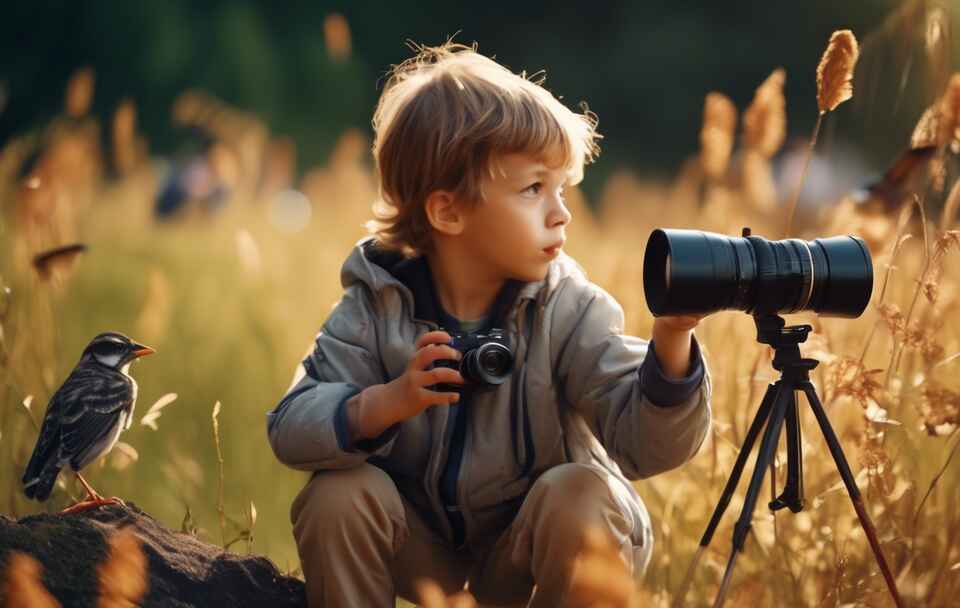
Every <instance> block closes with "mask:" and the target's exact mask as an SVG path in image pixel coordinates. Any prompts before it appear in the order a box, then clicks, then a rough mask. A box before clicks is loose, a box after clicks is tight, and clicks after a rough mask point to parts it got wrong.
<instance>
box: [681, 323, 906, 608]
mask: <svg viewBox="0 0 960 608" xmlns="http://www.w3.org/2000/svg"><path fill="white" fill-rule="evenodd" d="M754 321H755V322H756V325H757V341H759V342H761V343H762V344H769V345H770V346H771V347H773V350H774V357H773V367H774V369H777V370H778V371H780V379H779V380H777V381H776V382H774V383H773V384H771V385H770V386H768V387H767V392H766V394H764V396H763V401H762V402H761V404H760V410H759V411H758V412H757V415H756V417H755V418H754V419H753V422H752V423H751V424H750V429H749V430H748V431H747V436H746V438H745V439H744V440H743V447H742V448H741V450H740V454H739V455H738V456H737V462H736V464H735V465H734V466H733V472H731V473H730V479H728V480H727V485H726V487H724V489H723V495H722V496H721V497H720V501H719V502H718V503H717V507H716V509H715V510H714V512H713V517H711V518H710V523H709V524H708V525H707V529H706V531H705V532H704V533H703V538H702V539H701V540H700V547H699V549H698V550H697V553H696V556H695V557H694V561H693V563H692V564H691V565H690V570H689V571H688V572H687V577H686V581H685V582H684V585H683V587H682V589H681V592H680V595H679V596H678V601H679V602H682V601H683V599H684V595H686V589H687V586H688V584H689V581H690V579H691V577H692V575H693V572H694V570H695V569H696V566H697V562H698V561H699V560H700V557H701V556H702V555H703V551H704V550H705V549H706V548H707V546H708V545H709V544H710V539H711V538H713V533H714V531H716V529H717V525H718V524H719V523H720V518H721V517H722V516H723V513H724V511H726V509H727V506H728V505H729V504H730V498H731V496H733V492H734V490H735V489H736V487H737V483H738V482H739V481H740V475H741V474H742V473H743V467H744V465H745V464H746V462H747V458H748V457H749V456H750V452H751V451H752V450H753V444H754V443H755V442H756V440H757V436H758V435H760V431H761V430H762V429H763V427H764V425H766V430H764V433H763V440H762V441H761V442H760V451H759V452H758V454H757V462H756V465H755V467H754V469H753V476H752V477H751V478H750V486H749V487H748V488H747V494H746V497H745V498H744V501H743V509H742V510H741V511H740V518H739V519H738V520H737V523H736V525H735V526H734V528H733V551H732V552H731V554H730V560H729V561H728V562H727V569H726V571H725V572H724V573H723V582H722V583H721V585H720V591H719V592H718V593H717V598H716V600H715V601H714V604H713V605H714V608H718V607H719V606H722V605H723V602H724V600H725V598H726V593H727V587H728V585H729V584H730V578H731V576H732V574H733V566H734V563H735V562H736V560H737V554H739V553H740V552H741V551H743V545H744V543H745V542H746V539H747V533H749V532H750V525H751V524H750V522H751V520H752V518H753V511H754V508H755V507H756V505H757V498H758V497H759V495H760V486H761V485H763V477H764V474H765V473H766V469H767V467H768V466H769V465H770V462H771V461H772V459H773V455H774V453H775V452H776V449H777V444H778V443H779V442H780V431H781V428H782V426H783V424H784V422H786V427H787V480H786V483H785V485H784V488H783V493H782V494H780V496H779V497H777V498H776V499H775V500H773V501H771V502H770V504H769V506H770V509H771V510H772V511H776V510H779V509H783V508H784V507H787V508H789V509H790V510H791V511H793V512H794V513H797V512H799V511H801V510H802V509H803V471H802V455H801V448H800V418H799V415H798V414H799V413H798V411H797V397H796V391H803V393H804V394H805V395H806V397H807V402H808V403H809V404H810V407H811V408H812V409H813V413H814V415H815V416H816V418H817V423H818V424H819V425H820V430H821V431H822V432H823V436H824V439H826V441H827V447H829V448H830V454H831V455H832V456H833V460H834V462H835V463H836V465H837V469H838V470H839V472H840V477H841V478H843V483H844V485H845V486H846V487H847V493H848V494H849V495H850V500H852V501H853V508H854V509H855V510H856V512H857V517H858V518H859V519H860V525H861V526H862V527H863V530H864V532H865V533H866V535H867V538H868V539H869V541H870V547H871V548H872V549H873V553H874V555H875V556H876V558H877V563H878V564H879V565H880V570H881V571H882V572H883V577H884V579H885V580H886V582H887V587H888V588H889V589H890V594H891V595H892V596H893V600H894V602H895V603H896V605H897V606H898V607H899V606H902V605H903V604H902V602H901V600H900V594H899V592H898V591H897V585H896V582H895V581H894V580H893V575H892V574H891V573H890V568H889V567H888V566H887V562H886V561H885V560H884V558H883V552H882V551H881V550H880V543H879V542H878V541H877V532H876V529H875V528H874V526H873V522H872V521H871V520H870V516H869V514H867V510H866V508H865V507H864V505H863V499H862V498H861V496H860V490H859V488H857V484H856V481H854V477H853V474H852V473H851V472H850V467H849V465H848V464H847V460H846V458H845V457H844V455H843V450H842V449H841V448H840V442H839V441H838V440H837V436H836V434H835V433H834V432H833V427H831V426H830V421H829V420H828V419H827V415H826V413H825V412H824V410H823V405H822V404H821V403H820V398H819V397H817V392H816V389H815V388H814V386H813V383H812V382H810V370H812V369H813V368H815V367H816V366H817V365H818V364H819V361H817V360H816V359H804V358H802V357H801V356H800V347H799V344H800V343H801V342H805V341H806V339H807V334H808V333H810V331H811V330H812V329H813V327H811V326H810V325H791V326H787V327H785V326H784V325H785V322H784V320H783V318H781V317H780V316H777V315H755V316H754Z"/></svg>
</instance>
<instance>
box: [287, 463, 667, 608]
mask: <svg viewBox="0 0 960 608" xmlns="http://www.w3.org/2000/svg"><path fill="white" fill-rule="evenodd" d="M291 520H292V523H293V525H294V529H293V533H294V536H295V538H296V540H297V548H298V551H299V553H300V561H301V564H302V568H303V573H304V576H305V578H306V587H307V598H308V603H309V605H310V606H311V607H312V608H318V607H323V608H344V607H363V608H366V607H370V608H380V607H385V608H386V607H389V608H393V606H394V605H395V598H396V595H398V594H399V595H400V596H401V597H403V598H404V599H406V600H408V601H412V602H415V601H416V594H415V590H414V581H415V580H416V579H417V578H420V577H428V578H431V579H433V580H435V581H436V582H437V583H438V584H439V585H440V587H441V588H443V590H444V591H445V592H446V593H447V594H448V595H449V594H452V593H454V592H456V591H459V590H461V589H463V588H464V586H465V585H466V586H467V588H468V590H469V591H470V593H472V594H473V595H474V597H476V598H477V601H478V602H479V603H480V604H481V605H482V606H530V607H535V608H545V607H550V608H557V607H559V606H564V605H565V604H564V597H565V594H566V590H567V585H568V583H569V579H570V576H569V574H570V569H571V567H572V564H573V560H574V558H575V556H576V553H577V551H578V550H579V548H580V543H581V539H582V536H581V534H582V532H583V530H584V529H585V528H586V527H587V526H600V527H603V528H606V529H607V530H609V531H610V532H611V533H612V534H613V536H614V539H615V540H616V541H617V542H618V543H619V546H620V549H621V551H620V552H621V555H622V557H623V559H624V561H625V562H626V563H627V565H628V566H630V567H631V568H632V571H633V572H634V575H635V578H637V579H638V580H639V578H640V577H641V576H642V574H643V571H644V570H645V569H646V567H647V564H648V563H649V560H650V553H651V550H652V544H653V542H652V535H651V532H650V526H649V520H648V519H647V515H646V510H645V509H644V507H643V505H642V504H638V503H637V501H636V498H634V497H633V496H631V494H630V493H629V492H628V491H627V490H626V488H624V487H623V483H622V482H620V481H618V480H617V479H616V478H614V477H613V476H611V475H610V474H609V473H607V472H606V471H604V470H603V469H602V468H600V467H597V466H593V465H584V464H573V463H571V464H564V465H560V466H557V467H554V468H552V469H550V470H548V471H546V472H545V473H544V474H543V475H541V476H540V478H539V479H537V481H536V482H535V483H534V484H533V486H532V487H531V489H530V491H529V492H528V494H527V496H526V497H525V498H524V501H523V504H522V505H521V507H520V509H519V511H518V513H517V516H516V517H515V518H514V520H513V522H512V523H511V524H510V525H509V526H508V527H507V529H506V530H504V531H503V533H502V534H501V535H500V536H499V538H497V539H491V542H490V544H489V545H488V546H486V547H484V548H481V549H479V550H478V549H475V548H472V547H470V546H469V545H468V546H467V547H464V548H462V549H461V550H460V551H455V550H454V548H453V547H451V546H450V544H449V543H447V542H446V541H445V540H444V539H443V537H442V536H440V534H438V533H437V532H436V531H434V530H433V529H432V528H431V527H430V526H429V525H428V524H427V523H426V522H425V521H424V520H423V518H421V517H420V516H419V515H418V514H417V512H416V510H415V509H413V508H412V507H411V504H410V503H409V502H408V501H407V500H406V499H405V498H403V497H402V496H401V495H400V493H399V492H398V491H397V488H396V485H395V484H394V483H393V481H392V480H391V479H390V477H389V476H388V475H387V474H386V473H385V472H384V471H383V470H381V469H379V468H377V467H375V466H373V465H371V464H367V463H364V464H362V465H361V466H359V467H356V468H351V469H344V470H335V471H320V472H317V473H316V474H315V475H314V476H313V478H312V479H311V480H310V482H309V483H308V484H307V485H306V486H305V487H304V489H303V490H302V491H301V492H300V494H299V495H298V496H297V498H296V500H294V502H293V506H292V508H291ZM535 586H536V589H534V587H535ZM531 594H532V595H533V597H532V599H531Z"/></svg>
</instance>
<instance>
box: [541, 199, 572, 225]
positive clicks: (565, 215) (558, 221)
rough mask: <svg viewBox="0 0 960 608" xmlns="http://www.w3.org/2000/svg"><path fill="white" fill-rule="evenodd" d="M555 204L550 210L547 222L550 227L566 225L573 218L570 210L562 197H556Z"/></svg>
mask: <svg viewBox="0 0 960 608" xmlns="http://www.w3.org/2000/svg"><path fill="white" fill-rule="evenodd" d="M556 200H557V205H556V207H554V208H553V210H551V212H550V216H549V218H548V220H549V221H548V222H547V224H548V225H549V226H550V227H553V226H566V225H567V224H569V223H570V222H571V220H573V214H571V213H570V210H569V209H567V206H566V204H564V202H563V199H562V198H560V197H557V199H556Z"/></svg>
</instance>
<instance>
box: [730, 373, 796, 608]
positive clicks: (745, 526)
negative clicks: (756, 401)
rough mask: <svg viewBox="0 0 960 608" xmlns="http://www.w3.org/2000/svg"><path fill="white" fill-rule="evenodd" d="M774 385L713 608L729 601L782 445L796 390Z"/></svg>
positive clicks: (781, 384)
mask: <svg viewBox="0 0 960 608" xmlns="http://www.w3.org/2000/svg"><path fill="white" fill-rule="evenodd" d="M775 385H776V387H777V389H776V394H775V396H774V398H773V405H772V410H771V411H770V420H769V421H768V422H767V428H766V430H765V431H764V433H763V441H761V442H760V451H759V452H758V453H757V461H756V464H755V465H754V468H753V476H752V477H751V478H750V485H749V486H748V487H747V494H746V497H745V498H744V499H743V509H742V510H741V511H740V518H739V519H737V523H736V524H735V525H734V527H733V552H732V553H731V554H730V561H729V562H727V569H726V571H725V572H724V573H723V582H722V583H721V584H720V591H719V592H718V593H717V598H716V600H715V601H714V603H713V606H714V608H719V607H720V606H722V605H723V602H724V600H725V599H726V595H727V586H728V585H729V583H730V578H731V576H732V574H733V566H734V564H735V563H736V561H737V555H738V554H739V553H740V552H741V551H743V545H744V543H745V542H746V539H747V534H748V533H749V532H750V526H751V525H752V520H753V510H754V509H755V508H756V506H757V498H758V497H759V495H760V487H761V486H762V485H763V477H764V474H765V473H766V471H767V465H768V464H770V461H771V459H772V458H773V453H774V451H775V450H776V448H777V443H779V439H780V431H781V429H782V427H783V419H784V416H785V415H786V411H787V406H788V405H789V400H790V399H791V398H792V391H793V389H792V388H791V387H789V386H787V385H785V384H784V382H783V380H778V381H777V382H776V383H775Z"/></svg>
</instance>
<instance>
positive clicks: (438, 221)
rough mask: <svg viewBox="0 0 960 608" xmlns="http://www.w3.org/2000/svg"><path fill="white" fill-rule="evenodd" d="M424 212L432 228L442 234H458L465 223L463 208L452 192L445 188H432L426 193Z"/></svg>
mask: <svg viewBox="0 0 960 608" xmlns="http://www.w3.org/2000/svg"><path fill="white" fill-rule="evenodd" d="M424 212H425V213H426V214H427V221H429V222H430V225H431V226H433V229H434V230H438V231H439V232H441V233H443V234H448V235H458V234H460V233H461V232H463V230H464V228H465V227H466V225H467V222H466V217H465V215H464V212H463V208H462V207H461V205H460V204H459V202H458V201H457V198H456V197H455V196H454V195H453V193H451V192H448V191H446V190H434V191H433V192H431V193H430V194H429V195H427V200H426V203H425V204H424Z"/></svg>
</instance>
